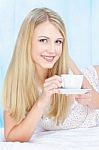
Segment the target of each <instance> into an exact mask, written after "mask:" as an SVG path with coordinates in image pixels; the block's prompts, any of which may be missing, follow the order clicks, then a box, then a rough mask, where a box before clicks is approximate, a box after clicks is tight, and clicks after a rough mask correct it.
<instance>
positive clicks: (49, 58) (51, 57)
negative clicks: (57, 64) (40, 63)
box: [41, 55, 55, 62]
mask: <svg viewBox="0 0 99 150" xmlns="http://www.w3.org/2000/svg"><path fill="white" fill-rule="evenodd" d="M41 56H42V57H43V59H44V60H46V61H47V62H52V61H53V60H54V58H55V56H45V55H41Z"/></svg>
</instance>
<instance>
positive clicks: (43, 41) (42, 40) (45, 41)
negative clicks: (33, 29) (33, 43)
mask: <svg viewBox="0 0 99 150" xmlns="http://www.w3.org/2000/svg"><path fill="white" fill-rule="evenodd" d="M39 41H40V42H42V43H47V42H48V41H47V39H39Z"/></svg>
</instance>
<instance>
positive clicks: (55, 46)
mask: <svg viewBox="0 0 99 150" xmlns="http://www.w3.org/2000/svg"><path fill="white" fill-rule="evenodd" d="M62 45H63V36H62V35H61V33H60V32H59V30H58V29H57V28H56V27H55V26H54V25H53V24H51V23H50V22H49V21H46V22H44V23H41V24H40V25H38V26H37V27H36V28H35V30H34V33H33V45H32V60H33V61H34V62H35V64H36V67H41V68H44V69H50V68H52V67H53V66H54V64H55V63H56V61H57V60H58V59H59V57H60V56H61V53H62Z"/></svg>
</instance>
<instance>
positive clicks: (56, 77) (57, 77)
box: [45, 75, 61, 82]
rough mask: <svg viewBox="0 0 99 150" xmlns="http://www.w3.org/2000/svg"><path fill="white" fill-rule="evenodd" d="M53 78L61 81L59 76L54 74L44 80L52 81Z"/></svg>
mask: <svg viewBox="0 0 99 150" xmlns="http://www.w3.org/2000/svg"><path fill="white" fill-rule="evenodd" d="M53 80H58V81H60V82H61V77H60V76H58V75H54V76H52V77H50V78H48V79H46V80H45V82H49V81H53Z"/></svg>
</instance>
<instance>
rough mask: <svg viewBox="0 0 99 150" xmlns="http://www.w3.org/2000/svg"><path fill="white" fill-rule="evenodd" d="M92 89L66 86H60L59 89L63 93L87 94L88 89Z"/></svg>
mask: <svg viewBox="0 0 99 150" xmlns="http://www.w3.org/2000/svg"><path fill="white" fill-rule="evenodd" d="M90 90H92V89H65V88H59V91H60V93H61V94H67V95H69V94H85V93H87V92H88V91H90Z"/></svg>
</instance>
